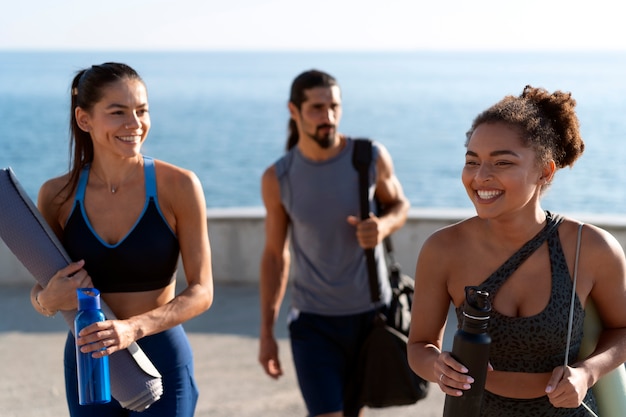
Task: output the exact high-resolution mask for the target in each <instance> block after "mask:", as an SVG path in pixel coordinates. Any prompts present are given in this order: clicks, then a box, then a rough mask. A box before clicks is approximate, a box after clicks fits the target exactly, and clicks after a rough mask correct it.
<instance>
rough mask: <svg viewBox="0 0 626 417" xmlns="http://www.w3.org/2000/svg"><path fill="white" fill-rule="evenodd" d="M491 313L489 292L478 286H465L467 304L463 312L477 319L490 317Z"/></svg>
mask: <svg viewBox="0 0 626 417" xmlns="http://www.w3.org/2000/svg"><path fill="white" fill-rule="evenodd" d="M490 313H491V302H489V293H488V292H487V291H484V290H481V289H479V288H478V287H472V286H467V287H465V306H464V308H463V314H464V315H465V316H466V317H470V318H473V319H477V320H486V319H489V315H490Z"/></svg>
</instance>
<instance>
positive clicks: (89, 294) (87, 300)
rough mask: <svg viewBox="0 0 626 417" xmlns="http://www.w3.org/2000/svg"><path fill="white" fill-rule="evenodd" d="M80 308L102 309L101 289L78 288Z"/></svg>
mask: <svg viewBox="0 0 626 417" xmlns="http://www.w3.org/2000/svg"><path fill="white" fill-rule="evenodd" d="M76 294H78V309H79V310H100V291H98V290H97V289H95V288H77V289H76Z"/></svg>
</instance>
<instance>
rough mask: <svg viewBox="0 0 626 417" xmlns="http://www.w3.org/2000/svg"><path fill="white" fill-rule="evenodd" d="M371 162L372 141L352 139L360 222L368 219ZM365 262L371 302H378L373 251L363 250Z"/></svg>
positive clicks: (378, 288)
mask: <svg viewBox="0 0 626 417" xmlns="http://www.w3.org/2000/svg"><path fill="white" fill-rule="evenodd" d="M371 162H372V141H371V140H369V139H354V150H353V152H352V165H354V168H355V169H356V170H357V171H358V173H359V206H360V209H361V220H365V219H367V218H368V217H369V213H370V202H369V195H368V194H369V193H368V188H369V181H368V178H369V168H370V164H371ZM364 251H365V260H366V262H367V273H368V277H369V286H370V296H371V300H372V302H374V303H375V302H378V301H380V287H379V285H378V268H377V267H376V258H375V257H374V249H372V248H369V249H364Z"/></svg>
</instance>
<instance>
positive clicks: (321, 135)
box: [309, 124, 336, 149]
mask: <svg viewBox="0 0 626 417" xmlns="http://www.w3.org/2000/svg"><path fill="white" fill-rule="evenodd" d="M322 129H327V130H326V131H324V132H321V130H322ZM335 132H336V130H335V125H330V124H326V125H320V126H318V127H317V128H316V129H315V134H313V135H309V137H310V138H311V139H313V140H314V141H315V143H317V144H318V145H319V147H320V148H322V149H328V148H330V147H331V145H332V144H333V143H334V142H335Z"/></svg>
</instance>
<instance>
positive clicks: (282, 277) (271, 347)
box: [259, 167, 290, 378]
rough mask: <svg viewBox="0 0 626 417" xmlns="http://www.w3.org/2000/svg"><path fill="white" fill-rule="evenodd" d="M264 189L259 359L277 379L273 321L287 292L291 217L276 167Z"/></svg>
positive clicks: (265, 179) (267, 173)
mask: <svg viewBox="0 0 626 417" xmlns="http://www.w3.org/2000/svg"><path fill="white" fill-rule="evenodd" d="M261 191H262V196H263V203H264V205H265V209H266V217H265V247H264V248H263V254H262V258H261V279H260V298H261V301H260V303H261V330H260V347H259V362H260V363H261V365H262V366H263V368H264V369H265V372H266V373H267V374H268V375H269V376H271V377H273V378H278V377H279V376H280V375H282V368H281V366H280V360H279V358H278V345H277V343H276V338H275V337H274V324H275V323H276V319H277V317H278V313H279V311H280V305H281V303H282V300H283V298H284V295H285V289H286V286H287V280H288V275H289V261H290V257H289V245H288V240H287V230H288V227H289V217H288V215H287V213H286V212H285V209H284V208H283V206H282V204H281V201H280V188H279V184H278V179H277V178H276V172H275V170H274V168H273V167H270V168H268V170H267V171H265V173H264V174H263V178H262V184H261Z"/></svg>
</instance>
